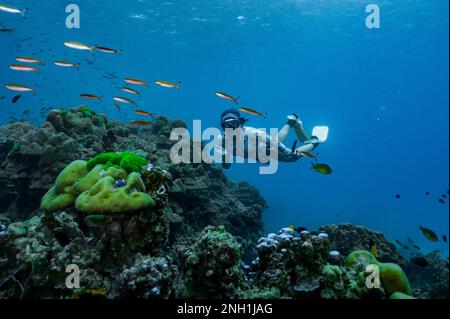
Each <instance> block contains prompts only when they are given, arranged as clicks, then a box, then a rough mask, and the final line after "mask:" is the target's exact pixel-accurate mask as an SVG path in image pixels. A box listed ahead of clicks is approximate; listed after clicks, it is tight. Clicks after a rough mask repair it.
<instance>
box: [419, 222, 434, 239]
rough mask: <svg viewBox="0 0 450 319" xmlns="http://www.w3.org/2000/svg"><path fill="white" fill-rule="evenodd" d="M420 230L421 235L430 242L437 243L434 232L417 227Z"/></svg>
mask: <svg viewBox="0 0 450 319" xmlns="http://www.w3.org/2000/svg"><path fill="white" fill-rule="evenodd" d="M419 228H420V230H421V231H422V234H423V235H424V236H425V237H426V238H427V239H428V240H429V241H432V242H436V241H438V237H437V235H436V233H435V232H434V231H432V230H431V229H429V228H425V227H423V226H419Z"/></svg>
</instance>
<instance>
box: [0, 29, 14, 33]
mask: <svg viewBox="0 0 450 319" xmlns="http://www.w3.org/2000/svg"><path fill="white" fill-rule="evenodd" d="M0 32H5V33H7V32H14V29H7V28H5V29H0Z"/></svg>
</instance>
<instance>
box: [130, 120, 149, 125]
mask: <svg viewBox="0 0 450 319" xmlns="http://www.w3.org/2000/svg"><path fill="white" fill-rule="evenodd" d="M152 123H153V121H150V122H147V121H131V122H130V124H131V125H136V126H149V125H150V124H152Z"/></svg>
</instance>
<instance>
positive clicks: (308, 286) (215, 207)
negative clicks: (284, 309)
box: [0, 107, 448, 299]
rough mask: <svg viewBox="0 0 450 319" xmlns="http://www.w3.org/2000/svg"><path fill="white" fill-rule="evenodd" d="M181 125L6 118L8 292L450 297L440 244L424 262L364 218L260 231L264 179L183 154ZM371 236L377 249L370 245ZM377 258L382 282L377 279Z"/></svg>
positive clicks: (0, 288)
mask: <svg viewBox="0 0 450 319" xmlns="http://www.w3.org/2000/svg"><path fill="white" fill-rule="evenodd" d="M174 127H186V124H185V123H183V122H182V121H180V120H175V121H173V122H170V121H168V120H167V119H166V118H163V117H160V118H158V119H156V121H155V122H154V123H153V124H152V125H150V126H148V127H145V128H137V127H132V126H128V125H124V124H122V123H119V122H114V121H109V120H108V119H107V118H106V117H105V116H104V115H101V114H97V113H95V112H93V111H91V110H90V109H88V108H87V107H79V108H76V109H70V110H67V109H60V110H54V111H51V112H50V113H49V115H48V117H47V120H46V122H45V123H44V124H43V125H41V126H40V127H39V128H36V127H34V126H32V125H31V124H28V123H21V122H13V123H9V124H7V125H5V126H2V127H0V298H65V299H83V298H144V299H161V298H227V299H228V298H244V299H254V298H258V299H262V298H300V299H311V298H328V299H338V298H339V299H358V298H375V299H388V298H392V299H406V298H411V297H412V295H413V296H414V297H417V298H438V297H446V298H448V289H447V291H444V288H445V287H446V288H448V263H446V262H445V261H443V259H442V258H441V257H440V256H439V255H438V254H430V255H427V256H425V257H426V258H427V260H428V261H429V263H430V266H429V268H427V269H422V268H418V266H417V265H414V264H413V263H411V262H408V261H406V260H405V259H404V258H403V257H402V256H401V255H400V254H399V253H398V252H397V250H396V248H395V246H394V245H392V244H391V243H389V242H388V241H387V240H386V239H385V237H384V236H383V235H382V234H381V233H378V232H374V231H372V230H369V229H367V228H364V227H362V226H354V225H350V224H345V225H329V226H324V227H322V228H320V229H319V230H317V231H311V232H308V231H303V232H301V233H298V232H296V231H294V230H292V229H290V228H283V229H281V230H280V231H279V232H278V233H277V234H275V233H271V234H268V235H267V236H266V237H262V229H263V223H262V213H263V211H264V209H265V208H266V202H265V200H264V199H263V198H262V197H261V196H260V194H259V192H258V190H257V189H255V188H253V187H252V186H250V185H249V184H247V183H233V182H231V181H229V180H228V178H227V177H226V176H225V175H224V172H223V170H222V168H220V167H217V166H214V165H206V164H179V165H174V164H172V163H171V161H170V157H169V152H170V148H171V146H172V145H173V143H174V142H173V141H170V139H169V137H170V132H171V130H172V128H174ZM370 240H373V241H374V242H375V243H376V244H377V246H378V251H379V253H380V254H379V256H378V258H375V257H374V256H373V255H372V254H371V253H370V252H367V251H361V250H364V249H368V248H369V247H368V246H369V242H370ZM368 264H375V265H377V266H379V268H380V275H381V287H379V288H375V289H373V288H368V287H367V285H366V280H367V275H368V274H367V272H366V266H367V265H368ZM69 265H76V266H78V267H79V269H80V283H81V287H80V288H76V289H71V288H68V287H67V286H66V278H67V275H68V272H67V267H68V266H69ZM402 269H404V270H405V272H403V270H402ZM405 273H406V274H405ZM408 278H409V279H410V280H411V286H412V289H411V288H410V287H409V282H408Z"/></svg>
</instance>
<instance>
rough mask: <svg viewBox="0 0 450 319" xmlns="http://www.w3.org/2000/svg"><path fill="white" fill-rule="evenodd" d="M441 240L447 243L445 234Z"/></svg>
mask: <svg viewBox="0 0 450 319" xmlns="http://www.w3.org/2000/svg"><path fill="white" fill-rule="evenodd" d="M442 240H443V241H444V243H447V242H448V241H447V235H442Z"/></svg>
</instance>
